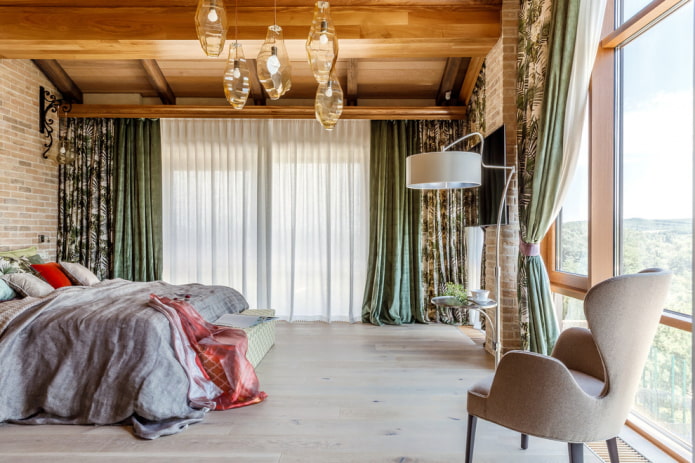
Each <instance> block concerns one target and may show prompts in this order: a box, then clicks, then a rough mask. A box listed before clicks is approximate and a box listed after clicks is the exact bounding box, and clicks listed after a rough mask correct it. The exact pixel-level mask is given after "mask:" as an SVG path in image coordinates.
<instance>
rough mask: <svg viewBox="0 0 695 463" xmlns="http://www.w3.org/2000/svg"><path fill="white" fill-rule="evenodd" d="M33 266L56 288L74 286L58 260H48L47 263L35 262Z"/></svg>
mask: <svg viewBox="0 0 695 463" xmlns="http://www.w3.org/2000/svg"><path fill="white" fill-rule="evenodd" d="M31 267H32V268H33V269H34V270H36V271H37V272H39V274H40V275H41V277H42V278H43V279H44V280H46V281H47V282H48V284H49V285H51V286H53V287H54V288H61V287H63V286H72V282H71V281H70V279H69V278H68V277H67V276H66V275H65V274H64V273H63V271H62V270H61V268H60V265H59V264H58V263H57V262H48V263H47V264H33V265H32V266H31Z"/></svg>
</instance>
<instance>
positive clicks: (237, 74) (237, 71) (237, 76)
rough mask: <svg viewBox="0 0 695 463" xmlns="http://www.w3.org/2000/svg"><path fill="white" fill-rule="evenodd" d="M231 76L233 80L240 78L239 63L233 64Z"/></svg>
mask: <svg viewBox="0 0 695 463" xmlns="http://www.w3.org/2000/svg"><path fill="white" fill-rule="evenodd" d="M232 75H233V76H234V78H235V79H238V78H239V77H241V69H239V62H238V61H235V62H234V71H233V72H232Z"/></svg>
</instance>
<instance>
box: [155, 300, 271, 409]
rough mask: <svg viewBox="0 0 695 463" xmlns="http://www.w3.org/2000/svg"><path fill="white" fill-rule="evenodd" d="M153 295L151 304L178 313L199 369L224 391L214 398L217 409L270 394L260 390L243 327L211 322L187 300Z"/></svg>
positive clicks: (228, 407)
mask: <svg viewBox="0 0 695 463" xmlns="http://www.w3.org/2000/svg"><path fill="white" fill-rule="evenodd" d="M150 298H151V301H152V304H151V305H153V306H155V307H156V306H157V305H159V304H161V305H164V306H166V307H168V308H170V309H173V310H174V311H175V312H176V313H177V314H178V316H179V318H180V321H181V323H180V327H181V329H182V331H183V333H182V334H183V335H184V336H185V338H186V339H187V340H188V342H189V343H190V346H191V347H192V348H193V349H194V350H195V351H196V353H197V358H196V364H197V366H198V368H199V369H200V372H201V373H202V375H203V376H204V377H205V378H207V379H208V380H211V381H212V382H214V383H215V385H217V387H219V388H220V389H221V390H222V393H221V394H220V395H218V396H217V397H211V399H212V401H213V402H214V404H215V406H214V409H215V410H227V409H230V408H237V407H243V406H245V405H251V404H255V403H258V402H261V401H262V400H263V399H265V398H266V397H267V394H266V393H265V392H262V391H259V388H258V377H257V376H256V372H255V370H254V369H253V365H251V363H250V362H249V361H248V360H247V359H246V351H247V349H248V338H247V337H246V332H244V330H241V329H237V328H230V327H226V326H217V325H213V324H212V323H208V322H207V321H205V319H204V318H203V317H202V316H201V315H200V314H199V313H198V311H196V310H195V308H194V307H193V306H192V305H191V304H189V303H188V302H186V301H183V300H179V299H169V298H167V297H158V296H156V295H154V294H153V295H151V296H150ZM184 369H185V367H184Z"/></svg>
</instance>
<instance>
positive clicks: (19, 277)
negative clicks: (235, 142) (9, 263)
mask: <svg viewBox="0 0 695 463" xmlns="http://www.w3.org/2000/svg"><path fill="white" fill-rule="evenodd" d="M0 278H2V279H3V280H5V283H7V284H8V285H9V286H10V288H12V289H13V290H15V291H16V292H17V294H19V295H20V296H22V297H43V296H47V295H49V294H51V293H52V292H53V287H52V286H51V285H49V284H48V283H46V282H45V281H43V280H42V279H41V278H39V277H37V276H35V275H32V274H31V273H11V274H6V275H2V277H0Z"/></svg>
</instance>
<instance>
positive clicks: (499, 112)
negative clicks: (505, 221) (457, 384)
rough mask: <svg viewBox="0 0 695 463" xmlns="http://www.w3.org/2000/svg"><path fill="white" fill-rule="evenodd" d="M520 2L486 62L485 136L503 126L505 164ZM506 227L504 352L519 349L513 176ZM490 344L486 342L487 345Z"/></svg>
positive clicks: (512, 145)
mask: <svg viewBox="0 0 695 463" xmlns="http://www.w3.org/2000/svg"><path fill="white" fill-rule="evenodd" d="M518 18H519V2H517V1H509V0H503V2H502V36H501V38H500V40H499V41H498V42H497V44H496V45H495V46H494V47H493V49H492V50H491V51H490V53H489V54H488V56H487V57H486V59H485V68H486V70H485V78H486V82H485V98H486V104H485V127H486V131H487V132H488V133H491V132H492V131H493V130H495V129H496V128H498V127H499V126H501V125H502V124H504V125H505V129H506V137H507V165H508V166H511V165H516V164H517V149H516V60H517V56H516V55H517V40H518V33H519V32H518V28H519V19H518ZM507 205H508V206H509V207H508V211H509V225H505V226H503V227H502V230H501V232H500V238H501V239H500V267H501V272H502V284H501V290H502V298H501V299H500V297H498V296H497V295H496V294H495V295H494V296H491V297H494V298H495V299H496V300H497V301H500V300H501V302H502V305H501V307H502V334H501V336H502V346H503V351H504V352H506V351H508V350H511V349H518V348H520V347H521V339H520V336H521V335H520V330H519V304H518V300H517V289H516V281H517V259H518V253H519V217H518V191H517V181H516V175H515V176H514V178H513V179H512V183H511V185H510V187H509V193H508V194H507ZM496 228H497V227H494V226H493V227H487V228H486V230H485V263H486V265H485V287H486V288H487V289H489V290H490V293H491V294H494V293H495V247H496V246H495V244H496ZM488 345H489V343H488Z"/></svg>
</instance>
